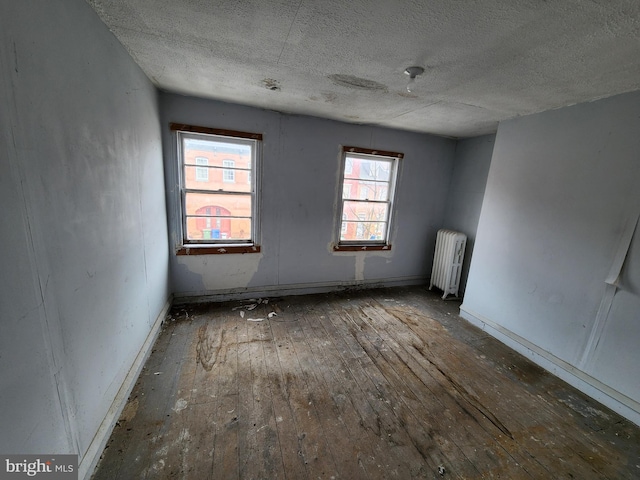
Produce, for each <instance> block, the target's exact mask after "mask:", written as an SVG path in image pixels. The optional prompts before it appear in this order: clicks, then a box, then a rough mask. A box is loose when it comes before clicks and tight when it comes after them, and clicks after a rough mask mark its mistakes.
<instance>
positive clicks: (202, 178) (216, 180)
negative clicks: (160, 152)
mask: <svg viewBox="0 0 640 480" xmlns="http://www.w3.org/2000/svg"><path fill="white" fill-rule="evenodd" d="M184 170H185V173H184V183H185V187H187V189H197V190H211V191H214V192H217V191H224V192H247V193H248V192H250V191H251V182H250V180H249V179H250V178H251V177H250V174H251V172H249V171H247V170H238V169H234V170H230V171H231V172H232V173H233V175H231V176H230V177H229V176H227V178H232V179H234V180H233V183H229V181H227V180H224V175H228V174H227V172H228V171H229V170H228V169H224V168H222V167H211V166H209V167H193V166H186V167H184ZM203 170H204V171H206V172H207V173H206V174H204V175H203V174H202V173H201V171H203Z"/></svg>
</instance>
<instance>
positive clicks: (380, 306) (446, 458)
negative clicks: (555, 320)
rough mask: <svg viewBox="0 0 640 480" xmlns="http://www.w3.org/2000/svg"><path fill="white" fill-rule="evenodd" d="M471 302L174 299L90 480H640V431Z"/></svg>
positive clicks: (357, 294)
mask: <svg viewBox="0 0 640 480" xmlns="http://www.w3.org/2000/svg"><path fill="white" fill-rule="evenodd" d="M252 305H256V306H255V308H252ZM458 308H459V303H458V302H457V301H455V300H453V301H452V300H449V301H442V300H441V299H440V298H439V297H438V295H437V294H436V293H433V292H428V291H427V290H426V289H425V288H423V287H411V288H395V289H377V290H361V291H347V292H340V293H334V294H326V295H311V296H300V297H283V298H270V299H268V301H266V302H264V301H262V302H260V303H257V302H255V301H253V302H251V301H242V302H229V303H219V304H206V305H189V306H182V307H176V308H174V309H173V311H172V312H171V316H170V318H169V319H168V320H167V322H166V323H165V325H164V327H163V329H162V332H161V334H160V337H159V339H158V341H157V343H156V345H155V347H154V350H153V352H152V354H151V357H150V358H149V360H148V361H147V364H146V365H145V368H144V369H143V372H142V374H141V376H140V378H139V379H138V382H137V383H136V385H135V387H134V390H133V392H132V394H131V397H130V399H129V402H128V404H127V406H126V407H125V410H124V412H123V415H122V416H121V418H120V420H119V422H118V424H117V426H116V428H115V429H114V432H113V434H112V436H111V438H110V439H109V442H108V444H107V448H106V449H105V451H104V453H103V455H102V459H101V461H100V463H99V464H98V467H97V469H96V472H95V474H94V476H93V479H94V480H117V479H122V480H132V479H172V478H175V479H194V480H201V479H243V480H244V479H293V480H297V479H305V478H313V479H315V478H327V479H339V478H343V479H349V480H351V479H359V478H362V479H400V480H405V479H411V478H469V479H473V478H501V479H521V478H522V479H538V478H545V479H546V478H553V479H591V478H593V479H611V480H614V479H616V480H617V479H637V478H640V428H638V427H637V426H635V425H633V424H631V423H630V422H628V421H626V420H624V419H622V418H621V417H620V416H618V415H617V414H615V413H614V412H612V411H610V410H609V409H607V408H605V407H603V406H601V405H600V404H598V403H597V402H595V401H593V400H591V399H589V398H587V397H586V396H584V395H583V394H581V393H580V392H578V391H576V390H575V389H573V388H571V387H569V386H568V385H567V384H565V383H564V382H562V381H560V380H558V379H556V378H555V377H553V376H552V375H550V374H548V373H546V372H545V371H544V370H542V369H540V368H538V367H537V366H535V365H533V364H532V363H531V362H529V361H528V360H526V359H525V358H524V357H522V356H521V355H518V354H517V353H515V352H513V351H512V350H510V349H509V348H507V347H505V346H504V345H502V344H500V343H499V342H498V341H496V340H495V339H493V338H491V337H489V336H487V335H486V334H485V333H484V332H482V331H480V330H478V329H476V328H475V327H473V326H471V325H469V324H468V323H466V322H465V321H464V320H462V319H461V318H460V317H459V316H458V315H457V313H458ZM269 314H272V315H271V316H269ZM274 314H275V315H274ZM253 320H261V321H253Z"/></svg>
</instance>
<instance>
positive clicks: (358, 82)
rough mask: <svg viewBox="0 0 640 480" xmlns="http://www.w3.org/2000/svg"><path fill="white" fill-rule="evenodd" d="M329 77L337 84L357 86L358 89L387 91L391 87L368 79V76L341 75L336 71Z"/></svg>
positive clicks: (348, 86)
mask: <svg viewBox="0 0 640 480" xmlns="http://www.w3.org/2000/svg"><path fill="white" fill-rule="evenodd" d="M329 79H330V80H331V81H332V82H333V83H335V84H336V85H340V86H341V87H347V88H356V89H358V90H369V91H377V92H386V91H388V90H389V89H388V88H387V86H386V85H383V84H382V83H378V82H374V81H373V80H367V79H366V78H360V77H356V76H354V75H341V74H339V73H336V74H334V75H329Z"/></svg>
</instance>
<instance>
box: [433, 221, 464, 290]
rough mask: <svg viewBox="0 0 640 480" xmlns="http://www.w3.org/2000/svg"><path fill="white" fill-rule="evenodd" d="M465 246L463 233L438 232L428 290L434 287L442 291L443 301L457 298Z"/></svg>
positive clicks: (451, 231)
mask: <svg viewBox="0 0 640 480" xmlns="http://www.w3.org/2000/svg"><path fill="white" fill-rule="evenodd" d="M466 245H467V236H466V235H465V234H464V233H460V232H454V231H453V230H438V236H437V237H436V252H435V255H434V256H433V269H432V270H431V283H430V285H429V290H431V289H432V288H433V287H434V286H436V287H437V288H439V289H440V290H442V292H443V295H442V298H443V299H444V298H447V295H455V296H456V297H457V296H458V288H459V287H460V274H461V272H462V262H463V260H464V249H465V247H466Z"/></svg>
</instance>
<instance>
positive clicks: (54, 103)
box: [0, 0, 169, 459]
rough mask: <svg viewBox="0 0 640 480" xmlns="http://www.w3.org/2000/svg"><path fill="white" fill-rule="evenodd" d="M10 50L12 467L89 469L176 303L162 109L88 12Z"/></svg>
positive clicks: (2, 334) (3, 230)
mask: <svg viewBox="0 0 640 480" xmlns="http://www.w3.org/2000/svg"><path fill="white" fill-rule="evenodd" d="M0 37H1V40H2V41H1V42H0V61H1V68H0V98H1V105H2V108H1V109H0V163H1V167H0V171H1V172H2V174H1V175H0V211H1V213H0V221H1V223H0V244H1V245H2V250H1V251H0V271H1V272H2V275H1V276H0V405H1V406H2V408H0V425H1V426H2V429H1V431H2V433H1V434H0V452H3V453H40V454H42V453H78V454H79V455H80V458H81V459H82V457H83V455H84V453H85V452H86V451H87V448H88V446H89V444H90V443H91V442H92V440H93V438H94V435H96V433H97V431H98V428H99V426H100V424H101V422H102V421H103V419H104V418H105V416H106V414H107V411H108V409H109V408H110V406H111V404H112V401H113V400H114V398H115V396H116V393H117V392H118V389H119V388H120V386H121V385H122V384H123V380H124V378H125V376H126V374H127V373H128V371H129V368H130V367H131V365H132V364H133V362H134V359H135V358H136V355H137V354H138V352H139V351H140V348H141V346H142V345H143V342H144V341H145V339H146V338H147V336H148V334H149V332H150V331H151V327H152V325H153V324H154V322H155V320H156V317H157V316H158V314H159V313H160V312H161V311H162V309H163V307H164V305H165V302H166V301H167V299H168V295H169V290H168V255H167V248H166V245H167V229H166V220H165V215H166V212H165V202H164V192H163V189H164V179H163V170H162V151H161V139H160V127H159V115H158V106H157V94H156V91H155V89H154V87H153V86H152V85H151V84H150V82H149V81H148V79H147V78H146V77H145V76H144V75H143V73H142V72H141V70H140V69H139V68H138V67H137V66H136V65H135V64H134V62H133V61H132V60H131V58H130V57H129V55H128V54H127V53H126V51H125V50H124V48H123V47H122V45H120V44H119V43H118V42H117V41H116V39H115V38H114V37H113V35H112V34H111V33H110V32H109V31H108V30H107V28H106V27H105V25H104V24H103V23H102V22H101V21H100V20H99V19H98V17H97V15H96V14H95V12H94V11H93V10H92V9H91V7H90V6H89V5H88V4H87V3H86V2H84V1H83V0H49V1H44V2H43V1H35V0H22V1H20V2H8V1H3V2H2V3H1V4H0Z"/></svg>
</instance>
